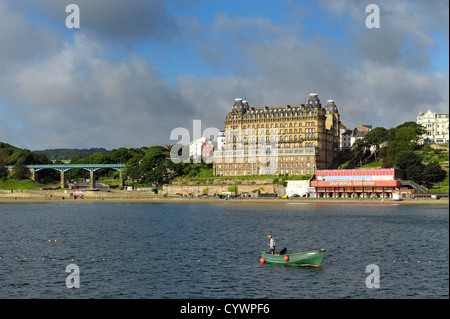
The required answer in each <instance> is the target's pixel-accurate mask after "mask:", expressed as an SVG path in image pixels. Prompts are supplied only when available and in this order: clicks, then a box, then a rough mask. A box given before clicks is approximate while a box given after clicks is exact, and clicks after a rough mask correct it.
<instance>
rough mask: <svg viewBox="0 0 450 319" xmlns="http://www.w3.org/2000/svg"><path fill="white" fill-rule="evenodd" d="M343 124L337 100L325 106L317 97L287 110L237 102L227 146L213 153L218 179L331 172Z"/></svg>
mask: <svg viewBox="0 0 450 319" xmlns="http://www.w3.org/2000/svg"><path fill="white" fill-rule="evenodd" d="M339 123H340V116H339V111H338V108H337V106H336V104H335V101H334V100H331V99H330V100H328V101H327V105H326V107H324V108H323V107H322V105H321V103H320V100H319V97H318V95H317V93H311V94H310V96H309V99H308V101H307V103H306V104H299V105H284V106H263V107H251V106H250V105H249V104H248V102H247V101H245V100H243V99H241V98H236V99H235V103H234V105H233V107H232V110H231V112H229V113H228V114H227V116H226V119H225V132H224V143H223V145H222V146H221V147H220V148H218V149H217V150H216V151H215V152H214V160H213V172H214V175H216V176H242V175H278V174H287V175H313V174H314V173H315V171H316V170H317V169H329V168H332V166H333V162H334V160H335V157H336V154H337V152H338V151H339V145H340V133H339Z"/></svg>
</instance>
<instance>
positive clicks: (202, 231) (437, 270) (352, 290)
mask: <svg viewBox="0 0 450 319" xmlns="http://www.w3.org/2000/svg"><path fill="white" fill-rule="evenodd" d="M269 234H272V235H273V236H274V238H275V240H276V243H277V250H279V249H281V248H283V247H286V248H287V249H288V251H289V252H300V251H306V250H309V249H310V248H311V247H318V248H326V249H327V251H326V254H325V257H324V260H323V263H322V266H321V267H320V268H301V267H282V266H273V265H267V264H263V265H261V264H260V263H259V259H260V252H261V251H262V250H266V249H267V243H268V239H267V235H269ZM448 261H449V212H448V206H403V205H392V204H386V205H373V206H372V205H366V204H365V205H347V206H344V205H329V204H308V203H306V204H304V203H296V202H283V203H279V204H267V203H266V204H261V203H256V204H241V202H238V201H232V200H230V201H226V202H225V201H224V202H220V203H218V204H209V203H205V204H171V203H163V204H159V203H158V204H157V203H145V204H137V203H42V204H37V203H35V204H0V298H126V299H128V298H133V299H134V298H149V299H153V298H169V299H203V298H208V299H222V298H233V299H234V298H239V299H240V298H242V299H247V298H250V299H253V298H258V299H259V298H274V299H275V298H276V299H290V298H326V299H328V298H333V299H335V298H356V299H359V298H388V299H391V298H448V297H449V262H448ZM69 265H71V266H69ZM74 265H75V266H76V267H78V269H79V275H78V276H76V277H78V278H79V288H72V289H69V288H67V286H66V279H67V277H68V276H74V275H77V274H76V273H71V272H66V267H67V266H69V267H73V266H74ZM368 265H376V266H377V267H378V269H379V284H380V285H379V288H368V287H367V286H366V278H367V277H368V276H370V275H372V274H373V273H371V272H370V271H368V272H366V267H367V266H368ZM70 283H73V284H75V283H76V281H70Z"/></svg>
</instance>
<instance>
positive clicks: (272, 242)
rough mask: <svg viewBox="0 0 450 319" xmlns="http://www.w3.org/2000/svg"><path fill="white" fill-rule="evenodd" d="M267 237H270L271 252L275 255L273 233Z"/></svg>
mask: <svg viewBox="0 0 450 319" xmlns="http://www.w3.org/2000/svg"><path fill="white" fill-rule="evenodd" d="M267 238H269V239H270V243H269V244H267V246H269V248H270V253H271V254H272V255H275V240H274V239H273V238H272V235H269V236H267Z"/></svg>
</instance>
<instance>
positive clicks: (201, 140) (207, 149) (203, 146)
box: [189, 137, 214, 161]
mask: <svg viewBox="0 0 450 319" xmlns="http://www.w3.org/2000/svg"><path fill="white" fill-rule="evenodd" d="M213 154H214V145H213V143H212V142H211V140H210V139H209V138H207V137H198V138H196V139H194V140H193V141H192V142H191V143H189V157H192V158H193V159H194V160H199V159H200V158H201V157H203V159H204V160H205V161H206V160H208V159H210V158H212V156H213Z"/></svg>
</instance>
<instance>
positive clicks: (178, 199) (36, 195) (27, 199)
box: [0, 191, 449, 206]
mask: <svg viewBox="0 0 450 319" xmlns="http://www.w3.org/2000/svg"><path fill="white" fill-rule="evenodd" d="M55 201H57V202H76V203H80V202H86V203H94V202H117V203H126V202H130V203H135V202H137V203H179V204H187V203H191V204H194V203H195V204H200V203H208V204H229V205H235V204H237V205H245V204H269V203H270V204H277V205H284V204H333V205H334V204H337V205H353V204H358V205H361V204H370V205H447V206H448V205H449V199H448V198H440V199H432V198H431V197H430V198H420V199H404V200H400V201H398V200H392V199H389V198H385V199H380V198H377V199H372V198H365V199H362V198H358V199H353V198H288V199H285V198H279V197H274V198H267V197H264V198H261V197H259V198H258V197H256V198H249V197H247V198H230V199H224V198H218V197H213V196H210V197H206V196H204V197H186V196H172V197H165V196H163V195H154V194H150V193H138V192H132V193H130V192H93V191H92V192H86V196H85V197H84V198H77V199H74V198H73V197H72V196H70V194H67V193H64V191H53V192H51V194H49V193H48V192H46V191H43V192H38V191H35V192H32V193H28V192H19V193H17V192H15V193H10V194H1V195H0V203H39V202H55Z"/></svg>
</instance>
